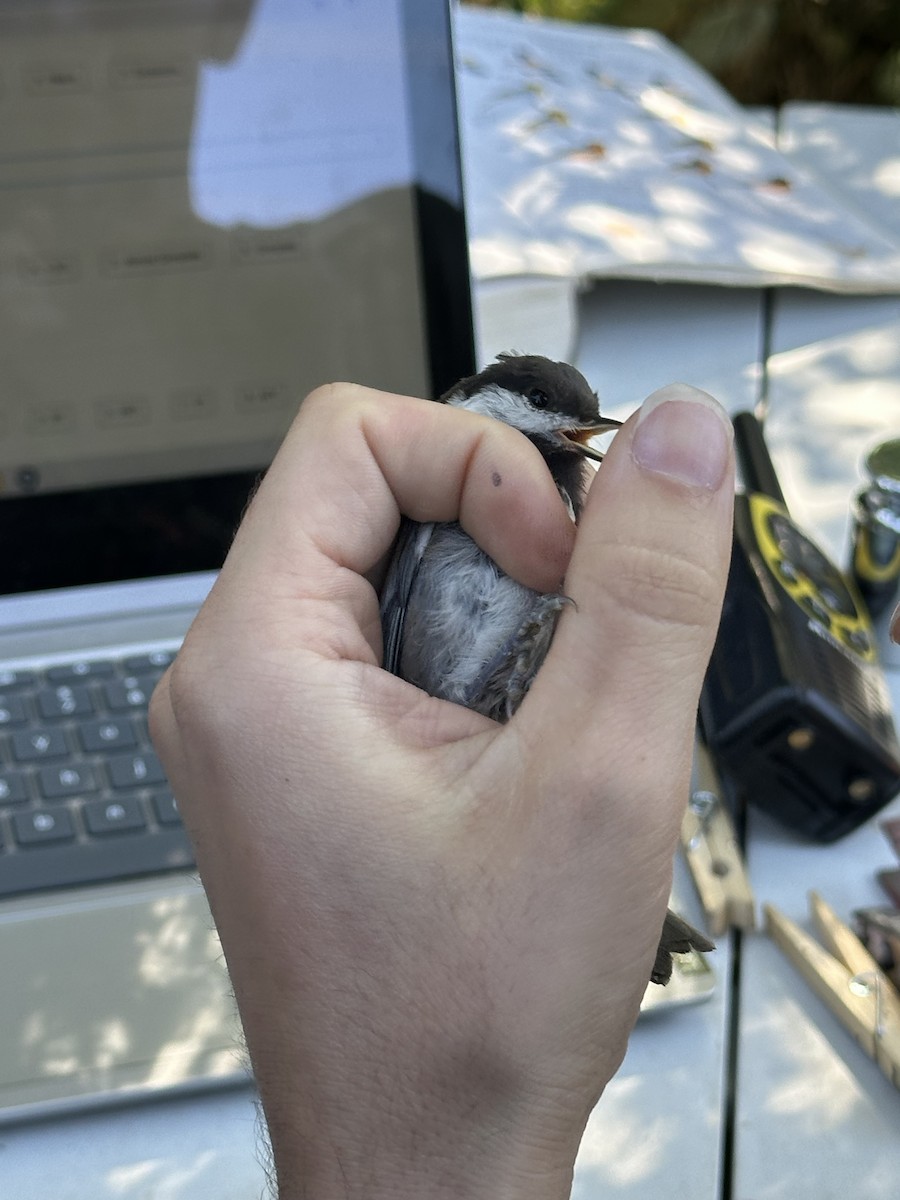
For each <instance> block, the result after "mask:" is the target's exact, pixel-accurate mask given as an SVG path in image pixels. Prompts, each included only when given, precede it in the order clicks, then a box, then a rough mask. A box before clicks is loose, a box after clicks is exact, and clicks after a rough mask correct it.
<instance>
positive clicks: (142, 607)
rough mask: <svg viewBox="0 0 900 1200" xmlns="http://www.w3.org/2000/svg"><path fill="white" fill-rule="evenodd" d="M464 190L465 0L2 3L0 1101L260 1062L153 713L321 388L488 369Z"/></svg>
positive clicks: (149, 1083)
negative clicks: (306, 400)
mask: <svg viewBox="0 0 900 1200" xmlns="http://www.w3.org/2000/svg"><path fill="white" fill-rule="evenodd" d="M461 196H462V191H461V182H460V169H459V153H458V143H457V127H456V113H455V101H454V92H453V69H452V59H451V41H450V25H449V13H448V5H447V0H318V2H315V0H312V2H309V3H305V4H302V5H301V4H297V3H296V2H295V0H0V593H2V595H0V1120H7V1121H11V1120H21V1119H28V1118H32V1117H36V1116H46V1115H49V1114H53V1113H56V1112H60V1111H64V1110H67V1109H72V1108H79V1109H81V1108H85V1107H87V1106H96V1105H104V1104H118V1103H122V1102H124V1101H126V1100H132V1099H137V1098H141V1097H148V1096H158V1095H160V1094H162V1093H164V1092H168V1091H178V1090H181V1091H183V1090H187V1089H199V1088H206V1087H212V1086H220V1085H222V1086H223V1085H227V1084H233V1083H235V1082H238V1081H246V1080H247V1078H248V1076H247V1071H246V1066H245V1063H244V1062H243V1061H242V1058H241V1055H240V1051H239V1049H238V1047H239V1045H240V1038H239V1026H238V1022H237V1018H236V1015H235V1011H234V1007H233V1002H232V998H231V990H230V986H229V982H228V978H227V974H226V972H225V968H224V965H223V960H222V955H221V950H220V947H219V944H218V941H217V939H216V935H215V931H214V928H213V924H212V920H211V917H210V914H209V910H208V908H207V906H206V902H205V898H204V896H203V892H202V889H201V887H200V885H199V882H198V880H197V878H196V875H195V872H194V869H193V860H192V856H191V847H190V845H189V843H188V840H187V838H186V837H185V834H184V830H183V828H182V826H181V823H180V819H179V814H178V805H177V797H175V796H173V795H172V792H171V791H170V789H169V787H168V785H167V782H166V779H165V776H164V774H163V772H162V769H161V766H160V764H159V761H158V759H157V758H156V756H155V754H154V753H153V749H152V746H151V745H150V742H149V740H148V737H147V722H146V709H147V701H148V700H149V697H150V694H151V693H152V690H153V687H154V686H155V683H156V681H157V680H158V679H159V677H160V675H161V673H162V672H163V670H164V669H165V667H166V666H167V664H168V663H169V662H170V661H171V660H172V657H173V656H174V655H175V654H176V653H177V650H178V646H179V644H180V641H181V638H182V637H183V635H184V633H185V631H186V629H187V627H188V625H189V624H190V622H191V620H192V617H193V615H194V613H195V612H196V610H197V608H198V606H199V605H200V604H201V603H202V600H203V598H204V596H205V594H206V592H207V591H208V589H209V587H210V586H211V583H212V580H213V578H214V572H215V570H216V569H217V567H218V566H219V565H220V564H221V561H222V559H223V557H224V555H225V553H226V552H227V549H228V546H229V543H230V540H231V538H232V536H233V532H234V529H235V527H236V525H237V523H238V522H239V519H240V515H241V512H242V510H243V508H244V506H245V504H246V500H247V496H248V493H249V492H250V490H251V488H252V487H253V485H254V482H255V481H256V480H257V478H258V477H259V475H260V473H261V472H262V471H264V470H265V467H266V465H267V463H268V462H269V461H270V459H271V456H272V454H273V452H274V450H275V448H276V447H277V445H278V443H279V441H280V439H281V437H282V435H283V434H284V432H285V430H286V428H287V426H288V424H289V422H290V420H291V417H292V415H293V414H294V412H295V411H296V407H297V405H298V402H299V401H300V399H301V398H302V397H303V396H304V395H305V394H306V393H307V392H308V391H309V390H310V389H312V388H313V387H315V386H316V385H318V384H320V383H323V382H326V381H330V380H335V379H350V380H353V381H356V382H359V383H364V384H369V385H372V386H375V387H380V388H384V389H387V390H390V391H399V392H406V393H411V394H416V395H422V396H434V395H437V394H439V393H440V392H441V391H443V390H444V389H445V388H446V387H447V386H449V384H450V383H451V382H453V381H454V380H456V379H457V378H459V377H460V376H462V375H465V374H467V373H470V372H471V371H472V369H473V366H474V364H473V357H472V354H473V351H472V326H471V311H470V301H469V278H468V269H467V255H466V236H465V228H464V222H463V215H462V199H461ZM234 702H235V703H236V704H240V702H241V701H240V697H234Z"/></svg>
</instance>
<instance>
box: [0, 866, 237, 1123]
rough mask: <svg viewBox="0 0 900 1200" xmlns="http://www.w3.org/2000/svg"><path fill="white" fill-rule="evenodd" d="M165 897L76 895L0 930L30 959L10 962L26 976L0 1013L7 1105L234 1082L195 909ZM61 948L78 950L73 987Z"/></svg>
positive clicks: (184, 898) (228, 1036) (212, 951)
mask: <svg viewBox="0 0 900 1200" xmlns="http://www.w3.org/2000/svg"><path fill="white" fill-rule="evenodd" d="M168 886H169V888H170V889H173V894H171V895H162V894H161V891H160V888H159V887H158V886H154V885H153V884H152V883H148V884H147V885H146V887H145V888H144V889H142V890H137V891H131V892H129V891H126V890H124V889H123V891H122V892H121V893H119V895H118V897H114V896H113V895H109V894H107V895H105V896H104V898H103V903H102V904H100V903H99V902H98V901H97V899H96V898H95V897H92V896H91V894H87V895H86V898H85V899H84V901H83V903H82V905H81V906H79V905H77V904H74V903H73V904H70V905H68V906H67V907H66V908H65V909H62V908H60V909H57V908H49V909H48V910H47V917H46V920H41V919H34V920H31V921H30V922H28V923H27V928H26V926H25V925H22V926H21V927H19V926H16V925H15V924H11V925H7V926H6V927H5V929H4V935H5V937H6V938H7V939H14V938H15V937H16V936H17V935H18V933H19V929H20V928H21V931H22V936H24V937H28V938H29V939H30V940H31V943H32V945H33V947H34V948H35V949H36V951H37V952H36V953H35V954H33V955H32V957H31V958H30V959H29V958H26V956H24V955H21V956H18V958H17V960H18V961H22V962H25V961H28V962H31V963H33V967H32V969H31V972H30V974H29V976H28V978H25V979H21V980H20V981H19V987H18V988H17V989H16V992H15V993H12V994H11V996H10V997H9V998H8V999H7V1000H6V1001H5V1007H4V1014H3V1019H4V1037H3V1039H2V1042H0V1056H2V1064H0V1066H2V1071H3V1076H4V1078H5V1079H6V1080H7V1081H8V1089H9V1092H10V1096H11V1101H12V1102H13V1103H14V1104H21V1105H27V1104H32V1103H40V1102H41V1101H43V1100H57V1099H59V1098H60V1097H65V1096H77V1095H79V1094H81V1093H86V1094H89V1095H90V1094H93V1093H96V1092H100V1091H103V1092H106V1093H108V1094H110V1095H114V1094H115V1093H117V1092H119V1093H120V1094H124V1093H128V1092H139V1091H142V1090H145V1089H148V1088H159V1087H174V1086H178V1085H180V1084H184V1083H186V1082H189V1081H192V1080H195V1079H198V1078H223V1079H224V1078H226V1077H233V1078H234V1079H235V1080H238V1079H240V1078H245V1077H246V1073H245V1071H244V1069H243V1066H242V1062H241V1056H240V1052H239V1045H240V1042H239V1024H238V1021H237V1017H236V1013H235V1008H234V1003H233V1000H232V996H231V988H230V983H229V980H228V976H227V973H226V970H225V964H224V961H223V958H222V952H221V947H220V946H219V942H218V939H217V937H216V935H215V931H214V929H213V926H212V919H211V917H210V914H209V909H208V907H207V904H206V901H205V898H204V896H203V894H202V892H201V891H200V889H199V888H198V887H197V886H196V884H194V883H192V882H191V881H190V880H185V881H184V882H183V884H182V886H181V889H180V890H179V891H175V890H174V885H173V884H171V883H170V884H169V885H168ZM83 925H86V926H89V928H90V935H89V936H85V935H84V932H83V929H82V926H83ZM70 941H74V942H76V943H77V944H79V945H83V946H84V952H83V960H82V966H83V970H82V971H80V972H79V973H78V974H77V975H73V974H72V973H71V971H69V970H68V966H67V964H69V963H70V962H71V960H70V958H69V957H68V956H65V955H61V954H60V953H58V947H59V946H60V944H61V942H65V943H68V942H70ZM7 944H8V945H11V942H7ZM57 964H59V966H57Z"/></svg>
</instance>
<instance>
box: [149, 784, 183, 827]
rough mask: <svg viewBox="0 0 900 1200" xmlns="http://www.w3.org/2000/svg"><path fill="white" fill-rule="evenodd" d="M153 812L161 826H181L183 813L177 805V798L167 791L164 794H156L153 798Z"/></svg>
mask: <svg viewBox="0 0 900 1200" xmlns="http://www.w3.org/2000/svg"><path fill="white" fill-rule="evenodd" d="M151 800H152V801H153V811H154V813H155V814H156V819H157V821H158V822H159V823H160V825H180V824H181V813H180V812H179V811H178V805H177V804H176V803H175V797H174V796H173V795H172V793H171V792H170V791H169V790H168V789H166V791H164V792H154V794H153V795H152V796H151Z"/></svg>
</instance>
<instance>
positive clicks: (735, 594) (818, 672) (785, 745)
mask: <svg viewBox="0 0 900 1200" xmlns="http://www.w3.org/2000/svg"><path fill="white" fill-rule="evenodd" d="M734 429H735V447H736V452H737V456H738V462H739V465H740V468H741V472H742V475H743V479H744V491H743V492H742V493H739V494H738V495H737V496H736V497H735V517H734V548H733V553H732V560H731V570H730V574H729V579H728V587H727V591H726V596H725V604H724V608H723V613H722V621H721V625H720V627H719V633H718V637H717V640H716V644H715V648H714V650H713V654H712V658H711V661H710V666H709V671H708V673H707V677H706V680H705V683H704V687H703V693H702V697H701V704H700V719H701V725H702V729H703V734H704V737H705V739H706V741H707V743H708V745H709V747H710V749H711V750H712V752H713V754H714V755H715V756H716V759H717V761H718V763H719V765H720V767H721V768H722V769H723V770H724V771H725V772H726V773H727V774H728V775H729V776H730V777H731V779H732V780H733V782H734V783H735V785H736V786H737V788H738V789H739V791H741V792H742V793H743V794H745V795H746V797H747V798H748V799H749V800H750V801H752V802H753V803H754V804H755V805H757V807H759V808H762V809H764V810H765V811H766V812H768V813H770V814H771V815H772V816H773V817H775V818H777V819H778V820H779V821H780V822H782V823H783V824H784V825H786V826H789V827H790V828H791V829H794V830H796V831H797V832H799V833H802V834H805V835H807V836H809V837H811V838H814V839H816V840H817V841H821V842H832V841H835V840H836V839H837V838H840V837H842V836H843V835H844V834H846V833H849V832H850V831H851V830H852V829H855V828H856V827H857V826H858V825H860V824H862V823H863V822H864V821H865V820H867V819H868V818H869V817H870V816H872V814H873V813H875V812H877V811H878V810H879V809H880V808H882V807H883V806H884V805H885V804H886V803H887V802H888V801H889V800H890V799H891V798H892V797H893V796H894V795H895V794H896V792H897V791H898V789H900V746H898V743H897V735H896V732H895V729H894V723H893V716H892V711H891V701H890V695H889V693H888V689H887V685H886V682H885V679H884V676H883V674H882V672H881V668H880V665H879V663H878V659H877V653H876V642H875V636H874V633H873V630H872V625H871V621H870V619H869V616H868V613H867V611H866V608H865V605H864V604H863V602H862V600H861V598H860V596H859V593H858V592H857V590H856V588H855V586H854V584H853V583H852V582H851V581H850V580H849V579H848V578H847V577H846V576H845V575H844V574H843V572H842V571H841V570H840V569H839V568H838V567H837V566H835V564H834V563H833V562H831V560H830V559H829V558H828V557H827V555H826V554H825V553H824V552H823V551H822V550H821V549H820V548H819V547H818V546H817V545H815V543H814V542H813V541H812V540H811V539H810V538H809V537H808V536H807V535H806V534H805V533H804V532H803V531H802V530H801V529H799V528H798V527H797V525H796V523H795V522H794V521H793V520H792V519H791V517H790V514H789V513H788V510H787V507H786V505H785V501H784V496H783V494H782V492H781V488H780V486H779V483H778V478H777V476H776V474H775V468H774V466H773V464H772V460H771V458H770V456H769V452H768V448H767V446H766V443H765V440H764V437H763V432H762V427H761V425H760V423H759V421H758V420H757V419H756V417H755V416H754V415H753V414H752V413H749V412H746V413H739V414H738V415H737V416H736V417H735V418H734Z"/></svg>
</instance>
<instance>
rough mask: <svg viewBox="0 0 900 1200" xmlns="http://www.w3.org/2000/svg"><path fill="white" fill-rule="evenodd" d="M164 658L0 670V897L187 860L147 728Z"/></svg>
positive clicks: (167, 656)
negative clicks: (151, 695) (151, 698)
mask: <svg viewBox="0 0 900 1200" xmlns="http://www.w3.org/2000/svg"><path fill="white" fill-rule="evenodd" d="M174 656H175V651H174V650H160V651H156V652H153V653H149V654H140V655H130V656H127V657H123V658H96V659H83V660H79V661H77V662H66V663H60V664H57V665H55V666H47V667H44V668H43V669H42V670H18V671H3V670H0V896H13V895H17V894H19V893H25V892H34V891H41V890H45V889H50V888H54V887H64V886H72V885H76V884H86V883H95V882H98V881H100V880H110V879H126V878H129V877H132V876H136V875H146V874H150V873H157V872H160V871H166V870H172V869H174V868H184V867H187V866H190V865H191V864H192V862H193V855H192V852H191V848H190V843H189V842H188V839H187V836H186V834H185V832H184V829H183V827H182V824H181V820H180V818H179V815H178V809H177V807H176V805H175V800H174V798H173V796H172V792H171V791H170V789H169V787H168V784H167V782H166V777H165V773H164V772H163V769H162V766H161V765H160V762H159V759H158V758H157V757H156V754H155V753H154V751H153V748H152V746H151V744H150V738H149V734H148V732H147V705H148V703H149V700H150V694H151V692H152V691H153V688H154V687H155V686H156V683H157V681H158V680H159V679H160V677H161V676H162V673H163V671H164V670H165V668H166V667H167V666H168V665H169V663H170V662H171V661H172V659H173V658H174Z"/></svg>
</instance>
